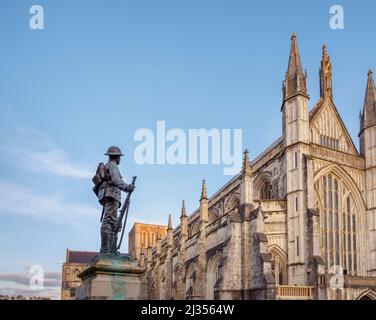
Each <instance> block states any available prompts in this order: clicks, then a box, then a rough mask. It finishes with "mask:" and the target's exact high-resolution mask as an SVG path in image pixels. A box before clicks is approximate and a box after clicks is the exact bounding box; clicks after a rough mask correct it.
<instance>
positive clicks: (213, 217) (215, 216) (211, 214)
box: [208, 209, 219, 223]
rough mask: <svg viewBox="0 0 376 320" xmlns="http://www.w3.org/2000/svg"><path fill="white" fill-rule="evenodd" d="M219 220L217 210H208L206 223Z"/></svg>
mask: <svg viewBox="0 0 376 320" xmlns="http://www.w3.org/2000/svg"><path fill="white" fill-rule="evenodd" d="M218 218H219V212H218V210H217V209H213V210H210V212H209V219H208V222H209V223H212V222H214V221H215V220H217V219H218Z"/></svg>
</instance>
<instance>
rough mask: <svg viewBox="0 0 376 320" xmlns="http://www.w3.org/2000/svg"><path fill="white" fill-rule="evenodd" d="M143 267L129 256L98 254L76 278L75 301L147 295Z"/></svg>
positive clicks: (134, 297)
mask: <svg viewBox="0 0 376 320" xmlns="http://www.w3.org/2000/svg"><path fill="white" fill-rule="evenodd" d="M142 273H143V270H142V269H140V268H139V267H138V266H137V262H136V261H132V260H131V258H130V257H129V256H128V255H124V254H121V255H115V254H99V255H97V256H96V257H95V258H94V259H93V260H92V261H91V262H90V264H89V266H88V268H87V269H85V270H84V271H82V272H81V273H80V274H79V275H78V277H79V278H80V279H81V280H82V284H81V285H80V286H79V287H78V288H77V289H76V300H142V299H145V298H146V285H145V283H144V281H143V280H142Z"/></svg>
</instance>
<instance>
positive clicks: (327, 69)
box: [320, 44, 333, 98]
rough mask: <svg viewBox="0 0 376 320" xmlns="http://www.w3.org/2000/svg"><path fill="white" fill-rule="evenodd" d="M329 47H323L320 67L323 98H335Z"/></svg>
mask: <svg viewBox="0 0 376 320" xmlns="http://www.w3.org/2000/svg"><path fill="white" fill-rule="evenodd" d="M326 48H327V46H326V45H325V44H324V45H323V46H322V59H321V67H320V95H321V97H323V98H327V97H328V98H333V91H332V64H331V63H330V57H329V55H328V53H327V51H326Z"/></svg>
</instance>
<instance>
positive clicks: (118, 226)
mask: <svg viewBox="0 0 376 320" xmlns="http://www.w3.org/2000/svg"><path fill="white" fill-rule="evenodd" d="M136 179H137V177H133V178H132V183H131V185H132V186H134V185H135V183H136ZM131 194H132V192H128V194H127V198H126V199H125V201H124V204H123V206H122V207H121V209H120V214H119V217H118V219H117V221H116V225H115V239H114V241H113V249H114V250H113V252H114V253H116V252H117V250H119V249H120V246H121V243H122V241H123V236H124V230H125V226H126V224H127V219H128V210H129V204H130V200H131ZM124 215H125V219H124V224H123V227H122V221H123V218H124ZM120 231H122V232H121V237H120V241H119V244H117V239H118V233H119V232H120ZM111 251H112V250H111Z"/></svg>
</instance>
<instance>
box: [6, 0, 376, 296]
mask: <svg viewBox="0 0 376 320" xmlns="http://www.w3.org/2000/svg"><path fill="white" fill-rule="evenodd" d="M34 4H39V5H42V6H43V8H44V11H45V12H44V14H45V29H44V30H32V29H30V28H29V19H30V17H31V15H30V14H29V9H30V7H31V5H34ZM334 4H340V5H342V6H343V8H344V13H345V28H344V30H332V29H331V28H330V27H329V19H330V17H331V15H330V14H329V8H330V7H331V6H332V5H334ZM375 10H376V3H375V2H374V1H358V2H355V1H336V2H333V1H324V0H323V1H311V2H310V3H309V4H308V3H307V1H293V0H289V1H267V2H266V1H263V2H261V1H257V2H256V1H240V0H235V1H228V0H226V1H225V0H215V1H214V0H200V1H199V0H191V1H181V0H171V1H167V0H158V1H151V0H149V1H144V0H137V1H136V0H134V1H120V0H119V1H115V0H112V1H94V0H90V1H89V0H86V1H85V0H80V1H77V0H76V1H72V0H65V1H52V0H48V1H42V0H38V1H37V0H35V1H31V0H28V1H23V0H17V1H14V0H3V1H2V4H1V11H0V12H1V14H0V39H1V44H2V46H1V47H2V50H1V51H0V61H1V62H0V164H1V166H0V191H1V197H0V217H1V224H0V288H1V287H2V288H3V289H4V288H10V287H12V286H13V287H14V288H21V287H19V286H20V285H21V283H20V282H18V284H16V283H17V281H15V282H10V281H8V280H9V277H5V278H1V275H2V274H3V275H9V274H13V273H23V274H24V273H25V272H27V270H28V267H29V266H30V265H33V264H39V265H42V266H43V267H44V269H45V271H46V272H51V273H54V272H59V271H60V270H61V264H62V262H63V260H64V259H65V250H66V248H71V249H79V250H90V251H95V250H98V246H99V216H100V207H99V205H98V203H97V202H96V198H95V196H94V194H93V193H92V191H91V187H92V186H91V176H92V174H93V171H95V168H96V165H97V163H98V162H100V161H104V160H105V157H104V156H103V153H104V152H105V150H106V149H107V147H108V146H109V145H119V146H120V147H121V148H122V149H123V150H124V151H125V153H126V154H127V156H126V157H125V158H124V159H123V162H122V163H121V165H120V169H121V171H122V173H123V175H124V176H126V177H127V178H128V181H129V179H130V177H131V176H132V175H137V176H138V181H137V189H136V192H135V193H134V195H133V196H132V204H131V210H130V215H131V217H130V220H129V225H128V229H129V227H131V224H132V223H133V222H134V221H136V220H137V221H144V222H153V223H163V224H164V223H166V222H167V217H168V214H172V216H173V221H174V223H177V221H178V217H179V214H180V203H181V200H182V199H185V200H186V203H187V209H188V212H192V211H193V210H195V209H196V208H197V206H198V199H199V195H200V185H201V180H202V178H206V179H207V187H208V193H209V194H212V193H213V192H215V191H216V190H217V189H218V188H219V187H220V186H222V185H223V184H224V183H225V182H226V181H228V180H229V179H230V177H229V176H224V175H223V166H221V165H185V166H184V165H175V166H172V165H138V164H136V163H135V162H134V159H133V151H134V149H135V148H136V146H137V145H138V143H137V142H135V141H134V139H133V136H134V133H135V131H136V130H138V129H140V128H149V129H151V130H153V131H155V129H156V122H157V121H158V120H164V121H166V126H167V129H171V128H181V129H183V130H185V131H187V130H188V129H190V128H193V129H195V128H197V129H199V128H206V129H210V128H218V129H222V128H230V129H234V128H241V129H243V148H248V149H249V150H250V156H251V158H254V157H255V156H256V155H257V154H259V153H260V152H261V151H262V150H263V149H264V148H265V147H267V146H268V145H269V144H270V143H272V142H273V141H274V140H275V139H276V138H278V137H279V135H280V132H281V113H280V106H281V99H282V98H281V86H282V80H283V77H284V73H285V71H286V68H287V62H288V53H289V47H290V36H291V33H292V32H294V31H295V32H296V33H297V35H298V45H299V50H300V55H301V59H302V64H303V67H304V68H306V69H307V71H308V76H309V83H308V85H309V94H310V96H311V100H310V107H311V108H312V106H313V105H314V104H315V103H316V102H317V100H318V97H319V80H318V72H319V65H320V60H321V47H322V45H323V44H324V43H325V44H327V46H328V53H329V54H330V56H331V60H332V64H333V92H334V99H335V103H336V105H337V108H338V109H339V112H340V114H341V116H342V118H343V120H344V122H345V124H346V125H347V127H348V129H349V131H350V134H351V135H352V137H353V138H354V142H355V144H356V145H358V139H357V133H358V129H359V121H358V113H359V110H360V109H361V107H362V103H363V99H364V92H365V85H366V76H367V71H368V69H374V70H375V69H376V59H375V49H376V44H375V41H374V40H373V39H374V32H375V30H376V22H375V20H374V12H375ZM123 249H124V250H126V244H125V245H124V246H123ZM2 279H3V280H2ZM4 279H8V280H7V281H5V280H4ZM51 290H52V291H53V290H55V291H56V288H52V289H51ZM3 291H4V290H3ZM52 291H51V292H52Z"/></svg>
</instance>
